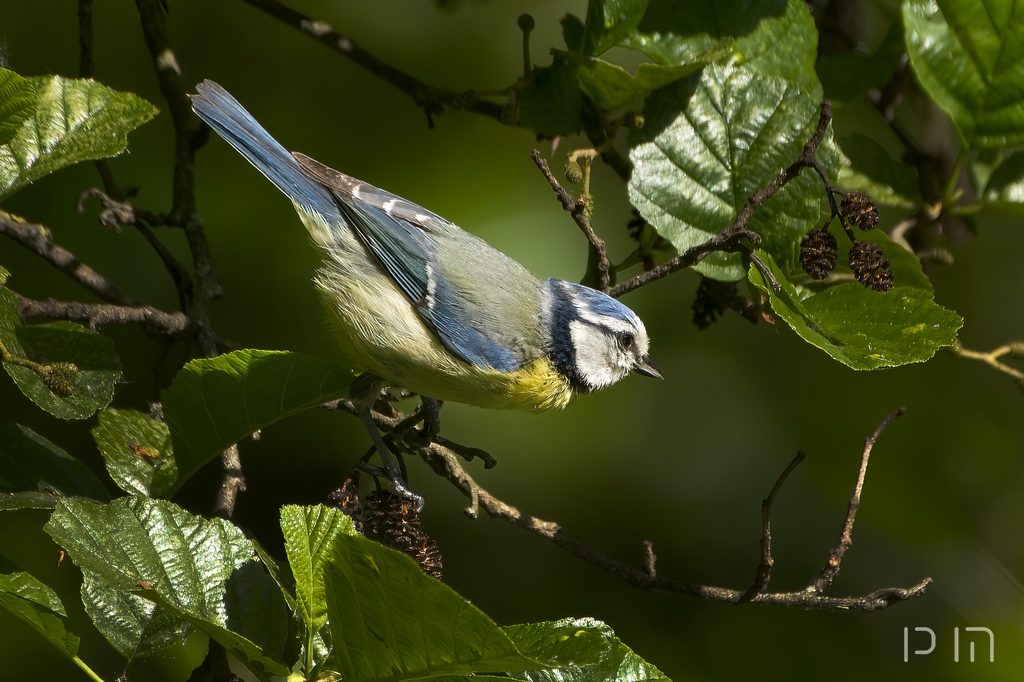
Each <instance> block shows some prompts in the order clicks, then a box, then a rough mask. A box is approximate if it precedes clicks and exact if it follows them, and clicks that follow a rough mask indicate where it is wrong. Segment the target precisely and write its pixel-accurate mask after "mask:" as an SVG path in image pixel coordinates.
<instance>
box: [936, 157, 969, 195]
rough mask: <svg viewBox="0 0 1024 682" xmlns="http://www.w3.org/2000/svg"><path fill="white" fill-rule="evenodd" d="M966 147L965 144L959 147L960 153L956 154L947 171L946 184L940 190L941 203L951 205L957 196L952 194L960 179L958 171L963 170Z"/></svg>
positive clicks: (965, 159)
mask: <svg viewBox="0 0 1024 682" xmlns="http://www.w3.org/2000/svg"><path fill="white" fill-rule="evenodd" d="M967 152H968V149H967V147H966V146H961V147H960V153H959V154H957V156H956V161H954V162H953V168H952V169H951V170H950V171H949V179H947V180H946V186H945V187H944V188H943V190H942V205H943V206H952V205H953V204H954V202H956V200H957V199H958V198H959V197H958V196H954V193H955V192H956V185H957V182H958V181H959V180H960V172H961V171H962V170H963V167H964V163H966V161H967Z"/></svg>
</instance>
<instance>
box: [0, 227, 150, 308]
mask: <svg viewBox="0 0 1024 682" xmlns="http://www.w3.org/2000/svg"><path fill="white" fill-rule="evenodd" d="M0 234H3V235H5V236H7V237H10V238H11V239H13V240H14V241H16V242H18V243H19V244H21V245H22V246H24V247H25V248H26V249H28V250H30V251H32V252H34V253H35V254H36V255H38V256H39V257H40V258H42V259H44V260H45V261H47V262H48V263H49V264H50V265H52V266H53V267H55V268H57V269H58V270H60V271H61V272H63V273H64V274H65V275H67V276H68V277H70V278H71V279H73V280H75V281H76V282H78V283H79V284H81V285H82V286H83V287H85V288H86V289H88V290H89V291H91V292H92V293H93V294H95V295H96V296H97V297H99V298H101V299H103V300H104V301H107V302H109V303H116V304H118V305H124V306H142V305H143V303H142V302H141V301H139V300H138V299H136V298H135V297H134V296H131V295H130V294H128V293H127V292H125V291H124V290H123V289H121V288H120V287H118V286H117V285H116V284H114V283H112V282H110V281H109V280H108V279H107V278H106V277H104V276H103V275H101V274H100V273H98V272H96V271H95V270H93V269H92V268H91V267H89V266H88V265H86V264H85V263H82V262H81V261H79V260H78V258H76V257H75V254H73V253H71V252H70V251H68V250H67V249H65V248H64V247H63V246H58V245H57V244H54V243H53V235H52V234H51V233H50V231H49V230H48V229H47V228H46V227H44V226H43V225H37V224H35V223H28V222H25V221H24V220H22V219H21V218H19V217H17V216H14V215H11V214H10V213H7V212H5V211H0Z"/></svg>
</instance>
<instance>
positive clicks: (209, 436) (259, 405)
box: [163, 350, 352, 493]
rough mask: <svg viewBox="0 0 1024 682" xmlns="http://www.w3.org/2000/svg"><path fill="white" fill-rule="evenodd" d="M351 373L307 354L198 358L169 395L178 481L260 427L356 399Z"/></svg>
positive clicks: (166, 408)
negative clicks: (351, 391) (351, 388)
mask: <svg viewBox="0 0 1024 682" xmlns="http://www.w3.org/2000/svg"><path fill="white" fill-rule="evenodd" d="M351 381H352V374H351V372H350V371H349V370H347V369H345V368H344V367H341V366H339V365H335V364H333V363H330V362H325V361H323V360H318V359H316V358H313V357H310V356H308V355H303V354H302V353H290V352H280V351H262V350H241V351H235V352H234V353H228V354H227V355H221V356H219V357H216V358H210V359H206V360H193V361H192V362H190V363H188V364H187V365H185V367H183V368H182V369H181V371H180V372H178V375H177V376H176V377H174V381H173V382H172V383H171V386H170V388H168V389H167V390H166V391H164V392H163V406H164V418H165V420H166V422H167V425H168V427H170V431H171V439H172V441H173V443H174V458H175V460H176V461H177V464H178V476H179V478H178V481H177V483H176V484H175V485H174V487H173V488H172V489H171V491H170V492H172V493H173V491H174V490H177V489H178V488H179V487H181V485H182V484H183V483H184V482H185V481H187V480H188V479H189V477H190V476H192V474H194V473H195V472H196V471H197V470H198V469H199V468H200V467H201V466H203V465H204V464H206V463H207V462H209V461H210V460H211V459H213V458H214V457H216V456H217V455H219V454H220V453H221V452H222V451H223V450H224V449H225V448H227V447H228V446H230V445H233V444H234V443H237V442H238V441H240V440H241V439H243V438H245V437H246V436H248V435H249V434H251V433H253V432H254V431H256V430H258V429H262V428H265V427H267V426H269V425H271V424H273V423H274V422H276V421H278V420H280V419H284V418H285V417H290V416H292V415H294V414H298V413H299V412H302V411H303V410H307V409H309V408H311V407H316V406H317V405H322V404H323V403H325V402H327V401H329V400H334V399H336V398H343V397H347V396H348V387H349V384H350V383H351Z"/></svg>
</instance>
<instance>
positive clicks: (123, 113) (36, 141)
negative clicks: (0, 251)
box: [0, 76, 157, 198]
mask: <svg viewBox="0 0 1024 682" xmlns="http://www.w3.org/2000/svg"><path fill="white" fill-rule="evenodd" d="M32 82H33V84H34V85H35V97H36V110H35V112H34V114H33V115H32V116H30V117H29V118H28V119H27V120H25V121H24V122H23V123H22V125H21V127H20V128H19V129H18V131H17V133H16V134H15V135H14V137H13V138H12V139H11V140H10V141H9V142H8V143H7V144H4V145H0V198H2V197H5V196H8V195H10V194H11V193H13V192H15V191H17V190H18V189H20V188H22V187H24V186H25V185H28V184H30V183H32V182H35V181H36V180H38V179H39V178H41V177H43V176H45V175H48V174H50V173H52V172H54V171H55V170H59V169H61V168H64V167H65V166H70V165H72V164H75V163H78V162H80V161H88V160H92V159H102V158H106V157H108V156H115V155H117V154H120V153H121V152H123V151H124V150H125V147H126V146H127V144H128V133H129V132H131V131H132V130H135V129H136V128H138V127H139V126H140V125H142V124H143V123H145V122H146V121H148V120H149V119H151V118H153V116H155V115H156V113H157V109H156V107H154V106H153V105H152V104H150V103H149V102H147V101H146V100H144V99H142V98H141V97H139V96H138V95H134V94H132V93H130V92H118V91H117V90H111V89H110V88H108V87H106V86H105V85H101V84H100V83H97V82H95V81H93V80H89V79H82V78H77V79H73V78H62V77H61V76H44V77H39V78H33V79H32Z"/></svg>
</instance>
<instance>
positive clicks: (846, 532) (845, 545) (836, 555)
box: [806, 407, 907, 594]
mask: <svg viewBox="0 0 1024 682" xmlns="http://www.w3.org/2000/svg"><path fill="white" fill-rule="evenodd" d="M906 411H907V408H905V407H901V408H899V409H897V410H896V411H895V412H893V413H892V414H890V415H889V416H887V417H886V418H885V419H883V420H882V423H881V424H879V425H878V427H877V428H876V429H875V432H874V433H872V434H871V435H870V436H868V437H867V438H865V439H864V452H863V453H862V455H861V459H860V471H858V472H857V483H856V484H855V485H854V486H853V495H852V496H851V497H850V505H849V507H848V508H847V510H846V518H845V519H844V520H843V528H842V531H841V532H840V533H839V541H838V542H837V543H836V546H835V547H833V548H832V551H831V552H830V553H829V557H828V562H826V564H825V567H824V568H823V569H822V570H821V573H820V574H819V575H818V577H817V578H815V579H814V580H813V581H811V583H810V584H809V585H808V586H807V589H806V591H807V592H813V593H815V594H821V593H822V592H824V591H825V588H827V587H828V586H829V585H831V584H832V581H833V580H834V579H835V577H836V575H837V574H838V573H839V568H840V565H841V564H842V562H843V557H844V556H845V555H846V550H848V549H849V548H850V545H852V544H853V523H854V521H856V519H857V510H858V509H859V508H860V494H861V491H862V490H863V489H864V477H865V476H866V475H867V473H868V459H869V458H870V457H871V450H872V448H874V446H875V441H877V440H878V437H879V436H881V435H882V431H884V430H885V427H887V426H889V424H891V423H892V421H893V420H894V419H896V418H897V417H902V416H903V415H904V414H905V413H906Z"/></svg>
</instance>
